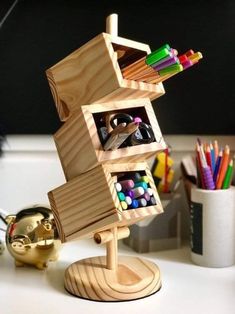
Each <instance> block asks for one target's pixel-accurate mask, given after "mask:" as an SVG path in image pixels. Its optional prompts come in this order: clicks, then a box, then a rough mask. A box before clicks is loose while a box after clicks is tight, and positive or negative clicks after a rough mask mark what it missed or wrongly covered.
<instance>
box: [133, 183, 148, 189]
mask: <svg viewBox="0 0 235 314" xmlns="http://www.w3.org/2000/svg"><path fill="white" fill-rule="evenodd" d="M140 186H141V187H142V188H143V189H145V190H146V189H147V188H148V184H147V183H146V182H143V181H142V182H137V183H135V188H138V187H140Z"/></svg>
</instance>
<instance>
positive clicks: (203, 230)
mask: <svg viewBox="0 0 235 314" xmlns="http://www.w3.org/2000/svg"><path fill="white" fill-rule="evenodd" d="M191 258H192V261H193V262H194V263H195V264H197V265H200V266H206V267H226V266H231V265H233V264H235V188H234V187H231V188H229V189H226V190H214V191H212V190H203V189H197V188H192V191H191Z"/></svg>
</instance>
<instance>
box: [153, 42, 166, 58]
mask: <svg viewBox="0 0 235 314" xmlns="http://www.w3.org/2000/svg"><path fill="white" fill-rule="evenodd" d="M163 49H168V50H170V49H171V47H170V46H169V45H168V44H165V45H163V46H161V47H160V48H158V49H156V50H154V51H153V52H151V53H150V54H149V55H148V57H151V56H152V55H153V54H155V53H156V52H159V51H161V50H163Z"/></svg>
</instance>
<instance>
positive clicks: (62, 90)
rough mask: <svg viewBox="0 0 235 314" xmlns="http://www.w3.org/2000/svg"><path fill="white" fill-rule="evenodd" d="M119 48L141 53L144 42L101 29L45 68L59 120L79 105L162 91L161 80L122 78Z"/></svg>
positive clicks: (146, 49)
mask: <svg viewBox="0 0 235 314" xmlns="http://www.w3.org/2000/svg"><path fill="white" fill-rule="evenodd" d="M120 51H131V53H132V52H133V54H134V53H136V54H138V55H140V57H141V55H142V56H144V55H147V54H149V53H150V52H151V50H150V48H149V46H148V45H146V44H143V43H139V42H136V41H132V40H128V39H125V38H122V37H118V36H113V35H111V34H107V33H101V34H100V35H98V36H96V37H95V38H93V39H92V40H90V41H89V42H88V43H86V44H85V45H83V46H82V47H81V48H79V49H77V50H76V51H74V52H73V53H71V54H70V55H68V56H67V57H65V58H64V59H63V60H61V61H60V62H58V63H57V64H55V65H54V66H52V67H51V68H49V69H48V70H47V71H46V74H47V78H48V81H49V85H50V88H51V92H52V95H53V98H54V101H55V104H56V107H57V110H58V114H59V117H60V119H61V120H62V121H65V120H67V119H68V117H69V116H70V115H71V114H72V113H73V112H74V111H76V110H77V109H78V108H79V107H80V106H82V105H87V104H91V103H93V102H96V103H105V102H110V101H117V100H123V99H136V98H149V99H150V100H153V99H156V98H158V97H160V96H161V95H163V94H164V93H165V91H164V88H163V85H162V83H158V84H149V83H144V82H136V81H133V80H126V79H124V78H123V76H122V73H121V69H120V66H119V62H120V61H118V60H119V59H118V54H119V52H120Z"/></svg>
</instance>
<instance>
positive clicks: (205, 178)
mask: <svg viewBox="0 0 235 314" xmlns="http://www.w3.org/2000/svg"><path fill="white" fill-rule="evenodd" d="M196 165H197V173H198V175H197V177H198V183H197V185H198V187H199V188H203V189H207V190H215V189H216V190H217V189H228V188H229V187H230V184H231V181H232V176H233V159H232V158H230V148H229V146H228V145H226V146H225V148H224V149H219V146H218V142H217V141H214V143H213V144H212V143H210V144H207V143H206V144H202V143H201V141H200V140H199V139H198V141H197V144H196Z"/></svg>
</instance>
